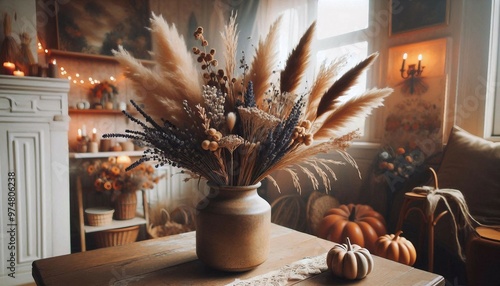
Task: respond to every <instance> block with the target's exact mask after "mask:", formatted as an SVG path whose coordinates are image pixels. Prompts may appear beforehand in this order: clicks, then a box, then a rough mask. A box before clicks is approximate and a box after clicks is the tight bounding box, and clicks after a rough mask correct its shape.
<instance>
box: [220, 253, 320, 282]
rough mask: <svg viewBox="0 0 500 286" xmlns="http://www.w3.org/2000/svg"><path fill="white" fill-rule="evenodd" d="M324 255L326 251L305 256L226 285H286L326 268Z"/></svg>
mask: <svg viewBox="0 0 500 286" xmlns="http://www.w3.org/2000/svg"><path fill="white" fill-rule="evenodd" d="M326 255H327V253H323V254H321V255H318V256H314V257H307V258H304V259H301V260H299V261H296V262H293V263H291V264H287V265H285V266H283V267H281V268H280V269H278V270H275V271H271V272H268V273H266V274H262V275H259V276H255V277H253V278H250V279H246V280H241V279H236V280H235V281H233V282H232V283H229V284H227V285H226V286H260V285H262V286H264V285H266V286H267V285H275V286H281V285H286V284H287V283H288V282H290V281H299V280H304V279H306V278H308V277H310V276H313V275H316V274H320V273H321V272H324V271H326V270H327V269H328V267H327V265H326Z"/></svg>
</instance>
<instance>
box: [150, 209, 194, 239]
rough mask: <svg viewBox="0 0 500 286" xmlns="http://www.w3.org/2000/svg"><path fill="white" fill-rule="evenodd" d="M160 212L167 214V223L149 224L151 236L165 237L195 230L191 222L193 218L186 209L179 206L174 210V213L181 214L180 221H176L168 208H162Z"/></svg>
mask: <svg viewBox="0 0 500 286" xmlns="http://www.w3.org/2000/svg"><path fill="white" fill-rule="evenodd" d="M160 212H161V213H162V214H163V215H164V216H165V220H164V221H165V223H163V224H160V225H153V224H151V223H150V224H148V226H147V229H146V231H147V234H148V237H149V238H158V237H164V236H168V235H173V234H179V233H183V232H188V231H192V230H194V225H193V224H192V223H190V221H193V218H190V216H189V213H188V212H187V211H186V210H185V209H181V208H177V209H175V210H174V211H173V212H172V215H175V216H177V215H180V216H181V219H180V220H179V222H176V221H174V220H173V219H172V218H171V216H170V214H169V213H168V211H167V210H166V209H163V208H162V209H161V210H160Z"/></svg>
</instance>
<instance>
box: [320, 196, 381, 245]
mask: <svg viewBox="0 0 500 286" xmlns="http://www.w3.org/2000/svg"><path fill="white" fill-rule="evenodd" d="M384 234H386V228H385V219H384V217H383V216H382V215H381V214H380V213H378V212H376V211H375V210H373V209H372V208H371V207H370V206H368V205H361V204H356V205H355V204H348V205H340V206H339V207H338V208H332V209H330V210H328V211H327V212H326V213H325V215H324V216H323V219H322V220H321V222H320V223H319V226H318V231H317V236H319V237H321V238H324V239H328V240H330V241H333V242H336V243H342V242H344V241H346V238H347V237H349V238H350V240H351V242H352V243H355V244H357V245H359V246H361V247H364V248H366V249H368V250H369V251H374V250H375V242H376V241H377V239H378V238H379V237H380V236H382V235H384Z"/></svg>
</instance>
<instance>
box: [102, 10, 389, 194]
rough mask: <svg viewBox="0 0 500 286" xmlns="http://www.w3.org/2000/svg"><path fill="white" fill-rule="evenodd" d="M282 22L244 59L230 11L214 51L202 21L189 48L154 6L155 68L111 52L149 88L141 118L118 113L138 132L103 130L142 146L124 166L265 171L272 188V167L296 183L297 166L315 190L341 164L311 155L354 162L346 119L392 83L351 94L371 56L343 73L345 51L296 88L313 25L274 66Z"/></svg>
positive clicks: (379, 99)
mask: <svg viewBox="0 0 500 286" xmlns="http://www.w3.org/2000/svg"><path fill="white" fill-rule="evenodd" d="M280 22H281V17H280V18H278V20H276V21H275V23H274V24H273V25H272V26H271V27H270V30H269V33H268V35H267V36H266V37H265V38H262V39H261V40H260V42H259V43H258V45H257V46H256V48H255V55H254V56H253V59H252V62H251V63H250V64H248V63H247V59H246V58H245V55H243V56H242V57H241V59H240V60H237V39H238V31H237V24H236V16H235V15H232V16H231V18H230V20H229V22H228V23H227V25H226V26H225V28H224V30H223V31H222V33H221V36H222V39H221V41H222V44H223V46H224V48H223V50H222V52H221V53H218V52H217V51H216V50H215V49H212V48H209V43H208V40H207V39H206V38H205V36H204V35H205V34H204V31H203V28H202V27H199V28H197V29H196V31H194V37H195V39H197V40H198V41H199V46H198V47H194V48H192V49H188V48H187V47H186V45H185V42H184V39H183V37H182V36H181V35H179V34H178V32H177V29H176V27H175V25H169V24H168V23H167V22H166V21H165V20H164V19H163V17H161V16H157V15H154V14H153V15H152V19H151V32H152V33H153V38H154V39H155V41H156V46H157V47H158V48H157V52H155V53H154V54H153V57H154V60H155V61H156V67H155V69H154V70H152V69H150V68H148V67H144V66H143V65H142V64H141V63H140V61H138V60H137V59H135V58H133V57H132V56H131V55H130V54H129V53H128V52H127V51H125V50H123V49H120V50H119V51H115V52H114V54H115V57H116V59H117V60H118V61H119V62H120V63H121V64H122V66H124V67H125V74H126V76H127V77H129V78H130V79H131V80H132V81H134V82H135V85H134V86H135V88H136V89H137V93H138V94H145V95H146V96H144V97H143V98H141V102H140V106H139V104H138V103H136V102H133V101H132V102H131V103H132V104H133V105H134V107H135V108H136V109H137V110H138V111H139V113H140V115H141V116H142V117H143V118H144V120H140V119H138V118H135V117H134V116H132V115H131V114H129V113H128V112H126V111H124V113H125V115H126V116H127V117H128V118H130V119H131V120H132V121H133V122H135V123H136V124H138V125H139V126H140V127H142V130H140V131H133V130H126V131H125V133H112V134H106V135H105V136H104V137H106V138H111V137H125V138H130V139H133V140H136V141H139V142H143V143H144V145H145V146H147V147H148V149H147V150H145V151H144V154H143V156H142V158H140V159H139V160H137V161H136V162H134V163H133V164H132V165H131V166H130V167H128V169H130V170H133V169H134V168H137V167H140V166H141V165H142V163H143V162H147V161H154V162H156V163H157V164H158V165H159V166H161V165H164V164H168V165H172V166H176V167H179V168H183V169H184V170H186V173H188V174H191V175H192V176H193V177H202V178H205V179H206V180H208V181H209V182H211V183H212V184H215V185H229V186H247V185H254V184H257V183H259V182H260V181H262V180H263V179H264V178H268V179H269V180H270V181H271V182H272V183H273V184H275V185H276V186H277V183H276V181H275V180H274V179H273V178H272V177H271V174H272V173H273V172H274V171H276V170H285V171H287V172H288V173H289V174H290V175H291V178H292V181H293V183H294V186H295V187H296V188H297V189H298V190H300V183H299V176H298V173H299V172H303V173H305V174H306V175H307V177H308V178H309V179H311V181H312V182H313V186H314V188H316V189H317V188H319V185H320V183H323V184H325V186H326V187H327V189H329V187H330V182H329V179H328V178H329V175H330V174H333V170H332V169H331V167H332V166H334V165H338V163H339V162H337V160H334V159H329V158H321V157H316V156H315V155H317V154H320V153H326V152H329V151H336V152H338V153H340V154H341V155H342V157H343V158H344V159H345V160H346V161H347V162H348V163H350V164H352V165H353V166H354V167H356V168H357V165H356V162H355V161H354V159H353V158H352V157H351V156H350V155H349V154H348V153H347V151H346V149H347V148H348V146H349V145H350V142H351V141H352V140H353V139H355V138H357V137H358V131H357V130H355V128H353V127H352V123H353V122H355V121H356V120H357V119H359V118H364V117H366V116H367V115H369V114H370V113H371V111H372V109H374V108H377V107H379V106H382V105H383V101H384V99H385V97H387V96H388V95H389V94H390V93H391V92H392V89H390V88H383V89H370V90H367V91H365V92H363V93H361V94H357V95H352V94H349V93H348V91H349V89H350V88H351V87H352V86H353V85H354V84H355V83H356V81H357V79H358V77H359V76H360V75H361V74H362V73H363V72H364V71H365V70H366V69H367V68H368V67H369V66H370V65H371V64H372V62H373V61H374V60H375V59H376V57H377V54H376V53H375V54H372V55H370V56H368V57H367V58H365V59H363V60H362V61H360V62H359V63H357V64H355V65H353V66H352V67H350V68H349V69H348V70H347V72H345V73H341V70H342V69H343V68H344V67H345V66H346V57H342V58H339V59H338V60H334V61H332V62H331V63H326V62H325V63H324V64H323V65H322V66H321V68H320V69H319V72H318V74H317V76H316V78H315V80H314V82H313V83H312V85H311V86H310V87H309V88H308V89H307V91H304V92H303V91H302V90H303V88H299V86H300V83H301V81H302V80H303V78H304V75H305V71H306V69H307V65H308V63H309V60H310V50H311V42H312V39H313V38H314V31H315V23H313V24H311V26H310V27H309V28H308V29H307V31H306V32H305V33H304V35H303V36H302V38H301V40H300V41H299V43H298V44H297V46H296V47H295V48H294V49H293V51H291V53H290V55H289V57H288V60H287V61H286V65H285V67H284V69H283V70H281V71H278V72H277V71H276V69H275V68H276V65H277V51H276V49H275V48H276V47H278V46H279V45H277V41H278V38H279V32H278V29H279V26H280ZM219 55H220V56H221V58H222V59H223V61H222V60H220V59H221V58H218V57H219ZM193 60H196V63H195V62H194V61H193ZM219 62H225V66H223V67H221V66H220V65H219ZM238 67H239V69H240V70H241V73H239V74H237V69H238ZM317 177H318V178H317ZM277 187H278V186H277Z"/></svg>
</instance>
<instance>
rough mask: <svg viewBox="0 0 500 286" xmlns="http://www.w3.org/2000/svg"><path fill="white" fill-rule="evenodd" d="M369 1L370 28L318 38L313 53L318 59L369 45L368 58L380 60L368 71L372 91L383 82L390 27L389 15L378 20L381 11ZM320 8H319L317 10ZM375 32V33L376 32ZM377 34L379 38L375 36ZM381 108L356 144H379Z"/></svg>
mask: <svg viewBox="0 0 500 286" xmlns="http://www.w3.org/2000/svg"><path fill="white" fill-rule="evenodd" d="M367 1H368V11H369V13H368V26H367V27H366V28H365V29H360V30H357V31H352V32H349V33H346V34H342V35H337V36H332V37H327V38H322V39H319V38H316V39H315V42H316V43H315V46H314V52H313V53H312V58H316V57H317V56H318V53H319V52H321V51H325V50H328V49H332V48H338V47H342V46H346V45H351V44H356V43H360V42H366V43H367V56H368V55H370V54H372V53H374V52H379V51H380V52H379V54H380V55H379V58H378V59H377V60H376V61H375V62H374V63H373V64H372V66H371V67H370V68H368V70H366V86H365V89H371V88H373V87H378V86H379V84H380V82H381V77H382V76H383V75H382V74H383V73H382V74H381V73H380V66H381V61H383V58H384V57H385V56H383V55H382V51H381V43H382V42H383V40H382V39H381V38H383V39H386V38H387V33H386V31H387V27H388V25H389V20H388V15H386V16H387V17H386V19H385V20H384V18H383V17H378V18H377V15H378V13H377V11H379V9H377V8H378V6H376V1H374V0H367ZM318 8H319V7H318V6H317V9H318ZM374 31H375V32H374ZM374 34H377V35H378V36H375V35H374ZM359 60H362V59H359ZM316 64H317V63H316V61H314V64H313V65H312V70H313V71H316V70H317V66H316ZM379 109H380V108H377V109H375V110H374V111H373V112H372V114H371V115H369V116H368V117H367V118H366V119H365V123H364V126H363V136H361V137H360V138H358V139H356V140H355V141H356V142H379V141H380V140H381V135H380V134H383V118H382V117H383V116H382V112H380V111H379Z"/></svg>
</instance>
